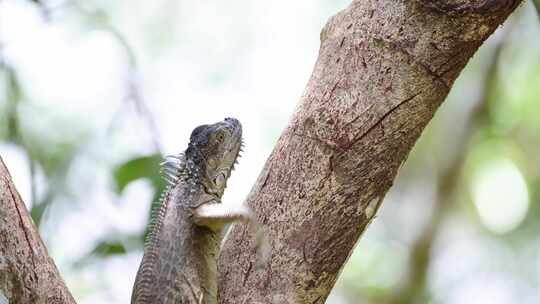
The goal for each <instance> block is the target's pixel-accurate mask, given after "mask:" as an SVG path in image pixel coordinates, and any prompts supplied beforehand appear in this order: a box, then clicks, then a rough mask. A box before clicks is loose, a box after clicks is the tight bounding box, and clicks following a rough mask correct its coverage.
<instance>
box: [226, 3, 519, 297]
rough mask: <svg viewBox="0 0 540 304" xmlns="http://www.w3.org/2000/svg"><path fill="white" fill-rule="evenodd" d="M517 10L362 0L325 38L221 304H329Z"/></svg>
mask: <svg viewBox="0 0 540 304" xmlns="http://www.w3.org/2000/svg"><path fill="white" fill-rule="evenodd" d="M519 3H520V1H518V0H515V1H504V0H498V1H497V0H476V1H465V0H462V1H460V0H446V1H439V0H437V1H432V0H416V1H412V0H408V1H406V0H378V1H376V0H358V1H354V2H353V3H352V4H351V5H350V6H349V7H348V8H347V9H345V10H344V11H342V12H340V13H338V14H337V15H336V16H334V17H332V18H331V19H330V20H329V21H328V24H327V25H326V26H325V28H324V29H323V31H322V33H321V48H320V52H319V58H318V61H317V63H316V66H315V68H314V71H313V74H312V77H311V79H310V81H309V83H308V85H307V88H306V90H305V92H304V95H303V97H302V99H301V101H300V104H299V105H298V107H297V109H296V111H295V114H294V116H293V118H292V120H291V121H290V123H289V125H288V126H287V128H286V129H285V131H284V132H283V134H282V135H281V137H280V139H279V141H278V143H277V146H276V147H275V149H274V151H273V152H272V154H271V156H270V157H269V159H268V161H267V163H266V165H265V167H264V169H263V171H262V173H261V175H260V176H259V178H258V180H257V182H256V184H255V186H254V187H253V189H252V191H251V193H250V195H249V196H248V198H247V200H248V204H249V205H250V206H251V207H252V208H253V209H254V210H256V212H257V214H258V216H259V220H260V221H261V222H262V223H263V224H264V226H265V230H266V232H267V235H268V239H269V240H270V242H271V245H272V250H273V251H272V257H271V261H270V262H269V264H268V265H267V266H266V267H265V268H264V269H262V270H256V269H255V267H253V264H254V252H253V249H251V248H252V243H251V241H250V240H249V238H247V236H248V232H247V230H246V227H245V226H243V225H236V226H235V227H234V228H233V230H232V231H231V233H230V234H229V236H228V238H227V241H226V243H225V244H224V247H223V251H222V253H221V258H220V264H219V265H220V282H219V284H220V299H221V300H220V302H221V303H324V301H325V299H326V298H327V296H328V294H329V292H330V290H331V289H332V287H333V285H334V283H335V281H336V279H337V276H338V274H339V272H340V270H341V269H342V267H343V265H344V263H345V262H346V260H347V258H348V256H349V255H350V253H351V251H352V249H353V248H354V246H355V244H356V242H357V240H358V238H359V237H360V235H361V234H362V232H363V231H364V230H365V228H366V227H367V225H368V224H369V223H370V221H371V220H372V219H373V217H374V215H375V214H376V211H377V209H378V208H379V206H380V203H381V201H382V199H383V197H384V195H385V194H386V192H387V191H388V189H389V188H390V186H391V185H392V182H393V180H394V178H395V176H396V173H397V171H398V168H399V167H400V165H401V164H402V163H403V161H404V160H405V159H406V157H407V155H408V153H409V151H410V150H411V148H412V146H413V144H414V143H415V141H416V140H417V139H418V137H419V136H420V134H421V132H422V130H423V129H424V127H425V126H426V124H427V123H428V122H429V121H430V119H431V118H432V117H433V115H434V113H435V111H436V110H437V108H438V107H439V105H440V104H441V102H442V101H443V100H444V98H445V97H446V95H447V94H448V91H449V89H450V87H451V86H452V84H453V82H454V80H455V79H456V77H457V76H458V75H459V73H460V71H461V70H462V69H463V67H464V66H465V64H466V63H467V61H468V60H469V58H470V57H471V56H472V55H473V54H474V52H475V51H476V50H477V49H478V47H479V46H480V45H481V44H482V42H483V41H484V40H485V39H486V38H487V37H488V36H489V35H490V34H491V33H492V32H493V31H494V30H495V29H496V28H497V27H498V26H499V25H500V24H501V23H502V22H503V21H504V20H505V19H506V17H507V16H508V15H509V14H510V13H511V12H512V11H513V10H514V9H515V8H516V6H517V5H518V4H519Z"/></svg>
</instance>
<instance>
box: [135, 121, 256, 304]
mask: <svg viewBox="0 0 540 304" xmlns="http://www.w3.org/2000/svg"><path fill="white" fill-rule="evenodd" d="M242 147H243V142H242V126H241V124H240V122H239V121H238V120H237V119H234V118H225V119H224V120H223V121H221V122H217V123H215V124H209V125H201V126H198V127H197V128H195V129H194V130H193V132H192V133H191V136H190V142H189V144H188V147H187V149H186V150H185V151H184V152H183V153H180V154H178V155H173V156H168V157H166V158H165V161H164V162H163V163H162V167H161V168H162V169H161V170H162V174H163V176H164V178H165V179H166V181H167V186H166V188H165V191H164V192H163V193H162V197H161V199H160V201H159V204H158V209H157V210H156V211H155V214H154V215H153V216H151V218H152V220H151V223H150V224H149V231H150V232H149V234H148V237H147V240H146V242H145V247H144V254H143V258H142V262H141V264H140V266H139V270H138V272H137V275H136V278H135V284H134V287H133V292H132V297H131V303H132V304H150V303H160V304H173V303H174V304H179V303H181V304H191V303H196V304H202V303H204V304H217V256H218V254H219V246H220V242H221V238H222V236H221V235H222V234H221V230H222V229H223V227H224V225H226V224H228V223H231V222H234V221H238V220H243V221H252V222H254V221H255V220H254V218H253V216H252V212H251V211H250V209H249V208H248V207H247V206H245V205H240V206H238V205H236V206H235V205H233V204H223V203H222V202H221V197H222V195H223V192H224V190H225V187H226V186H227V180H228V178H229V177H230V175H231V171H232V170H233V169H234V166H235V164H236V163H237V159H238V157H239V154H240V152H241V151H242Z"/></svg>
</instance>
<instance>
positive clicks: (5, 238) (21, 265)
mask: <svg viewBox="0 0 540 304" xmlns="http://www.w3.org/2000/svg"><path fill="white" fill-rule="evenodd" d="M2 297H4V300H6V299H7V300H9V303H10V304H11V303H15V304H17V303H21V304H23V303H36V304H51V303H52V304H64V303H65V304H68V303H69V304H71V303H75V300H74V299H73V297H72V296H71V294H70V293H69V291H68V290H67V288H66V286H65V284H64V282H63V281H62V279H61V277H60V275H59V274H58V270H57V269H56V266H55V265H54V262H53V261H52V259H51V258H49V255H48V254H47V249H46V248H45V245H44V244H43V242H42V241H41V238H40V236H39V233H38V231H37V228H36V226H35V225H34V223H33V221H32V219H31V218H30V216H29V215H28V211H27V210H26V206H25V205H24V203H23V201H22V200H21V197H20V196H19V193H18V192H17V190H16V189H15V186H14V185H13V182H12V181H11V176H10V174H9V172H8V170H7V168H6V166H5V165H4V162H3V161H2V158H0V299H2Z"/></svg>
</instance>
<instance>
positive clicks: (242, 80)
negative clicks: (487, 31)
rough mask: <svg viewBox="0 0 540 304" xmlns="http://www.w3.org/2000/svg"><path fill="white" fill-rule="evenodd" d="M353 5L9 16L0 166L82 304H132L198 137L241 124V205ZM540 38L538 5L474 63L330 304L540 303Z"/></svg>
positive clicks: (13, 12) (115, 4) (199, 5)
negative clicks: (165, 205) (153, 221)
mask: <svg viewBox="0 0 540 304" xmlns="http://www.w3.org/2000/svg"><path fill="white" fill-rule="evenodd" d="M349 2H350V1H349V0H311V1H308V0H296V1H285V0H274V1H248V0H237V1H210V0H200V1H186V0H178V1H171V0H153V1H142V0H132V1H107V0H91V1H82V0H81V1H71V0H67V1H62V0H57V1H29V0H0V155H1V156H2V158H3V159H4V161H5V163H6V164H7V166H8V167H9V169H10V171H11V174H12V175H13V179H14V182H15V184H16V186H17V188H18V190H19V192H20V193H21V195H22V197H23V199H24V201H25V203H26V204H27V206H28V208H29V210H30V211H31V215H32V217H33V219H34V221H35V222H36V224H37V225H38V226H39V230H40V232H41V235H42V237H43V239H44V241H45V243H46V245H47V247H48V248H49V253H50V254H51V256H52V257H53V258H54V260H55V261H56V263H57V265H58V267H59V269H60V272H61V274H62V276H63V277H64V279H65V280H66V283H67V285H68V287H69V288H70V290H71V291H72V292H73V294H74V296H75V298H76V299H77V301H78V303H128V302H129V298H130V295H131V288H132V284H133V281H134V278H135V273H136V271H137V268H138V264H139V262H140V259H141V257H142V245H143V236H144V233H145V227H146V223H147V221H148V215H149V209H150V205H151V202H153V201H155V200H156V197H157V196H158V195H159V192H160V191H161V189H162V187H163V182H162V181H161V179H160V177H159V174H158V167H157V164H158V163H159V162H160V159H161V157H162V155H164V154H174V153H178V152H180V151H182V150H183V149H185V147H186V144H187V141H188V136H189V134H190V132H191V130H192V129H193V128H194V127H195V126H197V125H199V124H203V123H209V122H215V121H218V120H221V119H223V118H224V117H226V116H233V117H236V118H238V119H240V120H241V121H242V123H243V125H244V135H245V142H246V143H247V149H246V153H245V155H244V157H243V158H242V159H241V162H240V165H239V166H238V167H237V168H238V169H237V171H235V173H234V174H233V176H232V178H231V180H230V182H229V189H228V190H227V192H226V194H225V196H224V201H225V202H226V203H241V202H242V200H243V198H245V197H246V195H247V193H248V192H249V190H250V188H251V186H252V184H253V183H254V181H255V179H256V177H257V176H258V173H259V171H260V169H261V168H262V166H263V164H264V162H265V160H266V158H267V156H268V155H269V154H270V152H271V150H272V148H273V146H274V144H275V142H276V140H277V138H278V136H279V134H280V132H281V131H282V130H283V128H284V127H285V125H286V123H287V122H288V120H289V118H290V117H291V114H292V112H293V110H294V108H295V105H296V103H297V102H298V100H299V98H300V96H301V94H302V90H303V88H304V86H305V84H306V83H307V80H308V78H309V76H310V73H311V70H312V68H313V65H314V63H315V60H316V58H317V51H318V46H319V32H320V29H321V28H322V26H323V25H324V23H325V22H326V20H327V19H328V17H329V16H331V15H333V14H335V13H336V12H337V11H338V10H340V9H342V8H344V7H346V5H348V3H349ZM538 2H540V1H537V3H536V4H538V5H539V7H540V3H538ZM539 24H540V18H539V16H538V11H537V7H535V6H534V2H532V1H525V3H524V4H523V5H522V6H521V7H520V8H519V9H518V10H517V11H516V12H515V13H514V14H513V16H512V17H511V18H510V19H509V20H508V22H507V23H506V24H505V25H504V26H503V27H501V28H499V30H498V31H497V33H496V34H495V35H493V36H492V37H491V38H490V39H489V40H488V41H487V42H486V43H485V44H484V46H482V48H481V49H480V51H479V52H478V53H477V54H476V55H475V57H474V58H473V59H472V60H471V62H470V63H469V65H468V66H467V68H466V69H465V70H464V71H463V73H462V75H461V76H460V78H459V79H458V80H457V82H456V84H455V85H454V87H453V89H452V92H451V94H450V96H449V97H448V98H447V100H446V102H445V103H444V104H443V106H442V107H441V109H440V110H439V111H438V112H437V115H436V116H435V118H434V119H433V121H432V122H431V123H430V124H429V126H428V128H427V129H426V130H425V132H424V133H423V134H422V137H421V138H420V140H419V141H418V143H417V144H416V146H415V148H414V150H413V152H412V153H411V154H410V157H409V160H408V161H407V163H406V164H405V166H404V167H403V168H402V169H401V170H400V173H399V176H398V178H397V180H396V182H395V185H394V186H393V187H392V189H391V191H390V192H389V194H388V195H387V197H386V199H385V201H384V204H383V205H382V208H381V210H380V213H379V216H378V217H377V218H376V219H375V220H374V222H373V223H372V224H371V226H370V227H369V229H368V230H367V232H366V233H365V234H364V236H363V238H362V239H361V241H360V242H359V243H358V245H357V247H356V250H355V252H354V254H353V255H352V257H351V258H350V260H349V262H348V263H347V265H346V266H345V268H344V270H343V273H342V275H341V277H340V279H339V281H338V282H337V284H336V288H335V289H334V291H333V292H332V294H331V296H330V298H329V300H328V303H331V304H348V303H366V304H368V303H369V304H371V303H373V304H375V303H381V304H407V303H441V304H442V303H449V304H450V303H451V304H454V303H456V304H457V303H460V304H463V303H475V304H478V303H490V304H506V303H539V302H540V234H539V232H540V205H539V204H540V153H539V152H540V149H539V148H540V25H539Z"/></svg>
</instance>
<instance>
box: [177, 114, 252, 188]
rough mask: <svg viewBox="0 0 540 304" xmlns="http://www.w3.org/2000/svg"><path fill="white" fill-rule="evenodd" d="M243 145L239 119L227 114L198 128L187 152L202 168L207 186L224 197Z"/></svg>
mask: <svg viewBox="0 0 540 304" xmlns="http://www.w3.org/2000/svg"><path fill="white" fill-rule="evenodd" d="M241 149H242V125H241V124H240V122H239V121H238V120H237V119H234V118H225V119H224V120H223V121H220V122H218V123H215V124H211V125H202V126H198V127H197V128H195V129H194V130H193V132H192V133H191V137H190V141H189V146H188V148H187V150H186V153H185V154H186V157H187V158H188V159H190V160H192V161H193V162H194V164H195V166H196V167H197V168H198V169H199V170H200V171H201V172H200V173H202V174H200V175H199V176H200V177H201V179H202V180H201V182H202V184H203V185H204V186H205V190H206V191H207V192H208V193H209V194H215V195H218V196H219V197H221V195H222V194H223V191H224V189H225V187H226V186H227V179H228V178H229V176H230V175H231V170H232V169H233V168H234V164H235V162H236V159H237V157H238V154H239V152H240V150H241Z"/></svg>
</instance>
